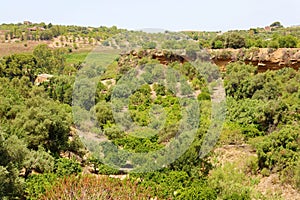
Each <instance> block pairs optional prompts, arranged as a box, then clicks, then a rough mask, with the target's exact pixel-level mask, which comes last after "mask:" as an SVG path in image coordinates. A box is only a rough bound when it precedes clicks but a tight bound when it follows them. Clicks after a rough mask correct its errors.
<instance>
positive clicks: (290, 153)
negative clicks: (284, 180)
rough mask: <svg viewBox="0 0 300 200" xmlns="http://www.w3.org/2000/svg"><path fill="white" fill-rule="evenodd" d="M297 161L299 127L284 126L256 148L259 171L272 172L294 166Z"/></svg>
mask: <svg viewBox="0 0 300 200" xmlns="http://www.w3.org/2000/svg"><path fill="white" fill-rule="evenodd" d="M298 159H299V127H291V126H286V127H283V128H281V129H280V130H278V131H275V132H273V133H272V134H271V135H270V136H269V137H266V138H265V139H264V141H263V142H262V143H261V144H259V146H258V160H259V167H260V168H261V169H263V168H268V169H270V170H273V171H275V172H276V171H281V170H282V169H284V168H286V167H289V166H291V165H295V164H296V161H297V160H298Z"/></svg>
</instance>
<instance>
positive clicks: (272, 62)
mask: <svg viewBox="0 0 300 200" xmlns="http://www.w3.org/2000/svg"><path fill="white" fill-rule="evenodd" d="M209 52H210V54H211V59H212V61H213V62H214V63H215V64H216V65H218V66H219V67H220V68H221V70H226V65H228V64H229V63H231V62H235V61H243V62H245V63H247V64H252V65H254V66H258V71H259V72H264V71H267V70H278V69H281V68H284V67H291V68H294V69H296V70H298V69H299V68H300V49H298V48H297V49H296V48H294V49H286V48H283V49H277V50H274V49H270V48H261V49H259V48H252V49H238V50H235V49H222V50H210V51H209Z"/></svg>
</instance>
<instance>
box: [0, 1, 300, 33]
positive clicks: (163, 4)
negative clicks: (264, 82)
mask: <svg viewBox="0 0 300 200" xmlns="http://www.w3.org/2000/svg"><path fill="white" fill-rule="evenodd" d="M0 8H1V11H0V23H10V22H23V21H24V20H30V21H33V22H46V23H49V22H51V23H53V24H69V25H85V26H101V25H104V26H113V25H116V26H118V27H120V28H127V29H133V30H135V29H142V28H161V29H167V30H172V31H179V30H207V31H218V30H222V31H226V30H232V29H249V28H251V27H264V26H266V25H270V24H271V23H272V22H274V21H280V22H281V23H282V24H283V25H285V26H290V25H300V1H299V0H285V1H283V0H281V1H276V0H273V1H272V0H251V1H250V0H208V1H201V0H198V1H197V0H184V1H183V0H151V1H150V0H149V1H145V0H139V1H138V0H123V1H122V0H106V1H103V0H98V1H97V0H85V1H76V0H73V1H70V0H51V1H50V0H49V1H43V0H39V1H37V0H14V1H3V2H1V4H0Z"/></svg>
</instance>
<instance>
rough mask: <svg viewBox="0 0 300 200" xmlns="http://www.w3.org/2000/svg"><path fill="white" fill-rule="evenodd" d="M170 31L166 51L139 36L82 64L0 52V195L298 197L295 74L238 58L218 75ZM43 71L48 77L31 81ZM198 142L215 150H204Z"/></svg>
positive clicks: (60, 56)
mask: <svg viewBox="0 0 300 200" xmlns="http://www.w3.org/2000/svg"><path fill="white" fill-rule="evenodd" d="M159 36H161V35H159ZM156 37H157V36H156ZM162 37H164V36H162ZM167 37H169V39H170V40H171V41H173V39H175V40H176V38H177V37H176V35H172V34H169V35H168V34H167ZM125 39H128V38H125ZM177 39H178V41H177V40H176V41H177V43H176V42H175V43H172V42H169V43H166V44H165V45H169V46H167V47H170V48H168V49H171V50H172V51H170V50H169V51H166V50H155V48H160V47H161V46H160V45H161V44H160V43H157V44H156V45H157V46H156V47H155V48H154V47H153V46H155V45H154V44H153V43H152V44H150V43H149V42H146V43H147V45H143V44H146V43H137V44H136V47H139V48H141V49H140V50H133V51H131V52H129V53H128V52H127V53H122V54H119V53H118V52H117V51H116V49H117V48H109V47H108V48H109V51H103V52H100V53H99V52H97V51H95V52H92V53H91V54H89V55H88V58H86V59H85V62H82V61H83V60H82V58H84V57H85V55H86V54H81V53H80V54H74V53H70V52H68V51H65V50H64V49H60V48H56V49H52V48H49V47H48V46H47V45H40V46H38V47H36V48H35V49H34V51H33V53H32V54H14V55H9V56H5V57H2V58H1V60H0V82H1V84H0V88H1V89H0V102H1V104H0V123H1V128H0V158H1V159H0V177H1V178H0V179H1V180H0V197H1V198H3V199H16V198H19V199H24V198H27V199H59V198H61V199H70V197H71V198H77V199H80V198H85V197H87V193H88V194H89V197H90V198H95V199H97V198H98V199H99V198H100V199H101V198H107V199H118V198H120V197H122V199H151V198H157V199H280V198H283V199H289V198H290V199H291V197H295V198H296V199H297V198H298V196H297V195H299V192H298V190H299V177H300V176H299V174H300V173H299V152H300V150H299V120H300V112H299V107H300V102H299V99H300V93H299V92H300V90H299V81H300V75H299V71H297V70H295V69H292V68H288V67H284V68H283V69H280V70H275V71H265V72H261V71H259V68H257V67H255V66H252V65H247V64H245V63H242V62H234V63H230V64H229V65H228V66H227V67H226V71H225V72H223V73H222V74H221V75H222V76H220V74H219V71H218V67H216V66H215V65H213V64H212V63H211V62H203V61H207V60H208V58H209V56H207V54H204V53H202V54H201V53H200V54H197V53H196V54H195V52H197V48H198V50H199V51H200V49H199V47H195V46H193V44H195V43H194V42H190V40H189V39H186V40H184V39H182V38H177ZM145 41H146V40H145ZM145 41H144V42H145ZM166 41H167V40H166ZM110 42H111V41H109V43H108V44H114V45H116V47H117V46H120V45H119V44H122V40H121V39H120V40H119V42H118V41H117V42H116V40H114V41H113V43H110ZM178 43H179V45H175V46H174V44H178ZM125 44H126V43H125ZM187 46H190V49H188V48H185V47H187ZM102 47H103V46H102ZM171 47H172V48H171ZM181 47H184V49H185V50H184V51H175V50H176V49H177V50H180V48H181ZM173 49H175V50H173ZM195 49H196V50H195ZM188 50H189V51H188ZM108 52H110V53H108ZM197 59H199V60H197ZM96 61H99V62H96ZM100 61H101V62H100ZM199 66H200V67H199ZM285 66H287V65H285ZM42 73H43V74H51V75H53V77H52V78H49V79H47V80H46V81H44V82H41V83H40V84H39V85H36V84H34V82H35V79H36V77H37V75H39V74H42ZM222 83H224V91H225V92H226V105H225V108H226V109H223V110H221V111H223V112H222V113H219V115H216V114H214V112H215V110H218V108H217V107H214V106H212V105H214V103H215V102H217V101H215V100H216V97H218V95H220V94H219V89H218V88H219V87H220V85H222ZM74 91H75V92H74ZM214 94H217V96H214ZM220 96H221V95H220ZM223 105H224V104H223ZM74 113H75V114H74ZM224 113H226V119H225V121H223V122H224V123H221V122H222V120H221V121H220V123H221V124H216V121H214V120H212V116H215V117H216V119H218V117H219V118H222V116H223V115H221V114H224ZM217 122H218V121H217ZM220 125H221V126H223V129H222V131H221V134H220V137H219V140H213V139H214V138H212V137H210V136H212V133H214V132H211V131H210V130H211V129H210V128H211V127H212V130H216V129H218V128H219V126H220ZM191 135H192V136H193V137H190V136H191ZM206 138H208V141H210V142H212V143H214V142H217V146H216V149H212V151H211V152H210V153H209V154H207V155H206V156H204V157H203V156H202V155H201V154H200V153H201V150H202V149H203V142H204V141H205V140H206ZM210 138H212V139H211V140H210ZM182 147H186V148H182ZM167 148H169V149H167ZM151 152H159V154H157V153H153V154H151ZM147 155H148V156H147ZM149 155H150V156H149ZM161 155H167V156H164V157H163V156H161ZM160 156H161V157H160ZM155 159H156V160H155ZM155 161H156V162H155ZM171 161H174V162H171ZM160 167H163V168H160ZM120 168H121V169H120ZM157 168H159V170H156V171H154V170H153V169H157ZM132 169H138V170H136V171H134V170H132ZM143 172H145V173H143ZM111 175H115V176H111ZM121 175H122V176H121ZM112 177H119V178H125V180H121V179H112ZM274 188H276V189H274Z"/></svg>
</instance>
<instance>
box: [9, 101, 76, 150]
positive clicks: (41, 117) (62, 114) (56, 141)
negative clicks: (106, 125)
mask: <svg viewBox="0 0 300 200" xmlns="http://www.w3.org/2000/svg"><path fill="white" fill-rule="evenodd" d="M71 123H72V120H71V116H70V108H69V107H68V106H66V105H62V104H59V103H57V102H53V101H50V100H47V99H44V98H41V97H35V98H32V99H28V100H27V101H26V103H25V105H24V106H23V107H22V108H21V110H20V111H19V113H18V114H17V116H16V118H15V120H14V121H13V125H14V127H15V128H16V129H17V130H19V131H20V132H21V136H22V137H24V139H25V141H26V142H27V144H28V147H29V148H32V149H37V148H38V146H40V145H43V146H44V147H45V148H46V149H47V150H50V151H52V152H59V151H60V150H65V149H66V147H67V141H68V135H69V132H70V126H71Z"/></svg>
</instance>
